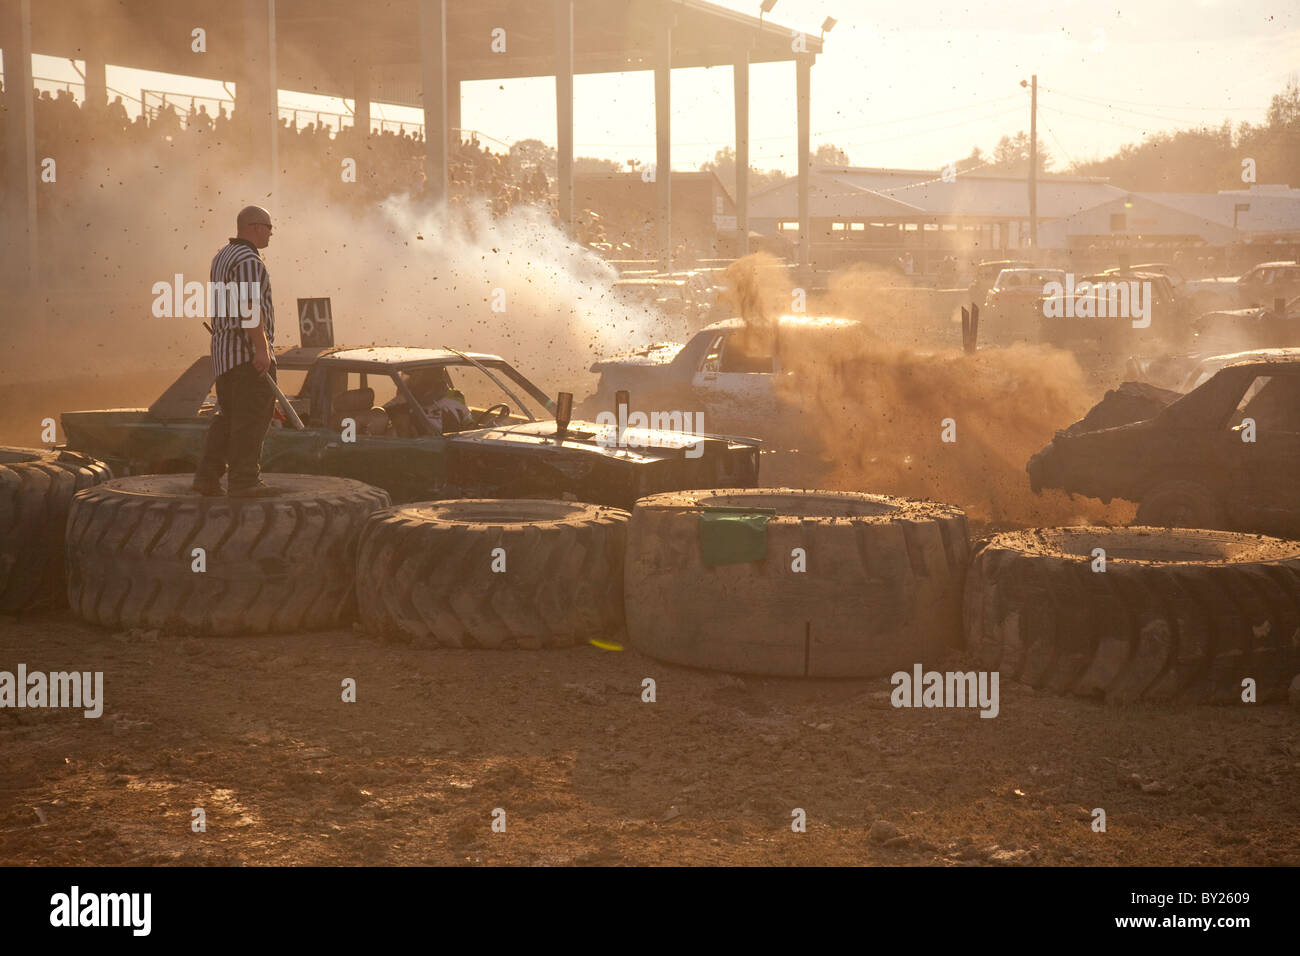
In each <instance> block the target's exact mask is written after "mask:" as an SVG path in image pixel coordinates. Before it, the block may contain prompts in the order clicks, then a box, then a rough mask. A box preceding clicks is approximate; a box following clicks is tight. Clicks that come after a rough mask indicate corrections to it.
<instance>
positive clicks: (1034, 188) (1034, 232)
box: [1029, 73, 1038, 256]
mask: <svg viewBox="0 0 1300 956" xmlns="http://www.w3.org/2000/svg"><path fill="white" fill-rule="evenodd" d="M1029 82H1030V89H1029V246H1030V248H1031V249H1033V254H1034V255H1035V256H1037V255H1038V74H1037V73H1035V74H1034V75H1033V76H1031V77H1030V78H1029Z"/></svg>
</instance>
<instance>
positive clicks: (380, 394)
mask: <svg viewBox="0 0 1300 956" xmlns="http://www.w3.org/2000/svg"><path fill="white" fill-rule="evenodd" d="M360 387H361V388H371V389H374V392H375V404H376V405H386V404H388V403H389V402H391V401H392V400H393V399H395V398H397V382H396V381H395V380H394V379H393V376H392V375H391V374H390V373H387V372H381V373H374V372H370V373H364V374H362V376H361V385H360Z"/></svg>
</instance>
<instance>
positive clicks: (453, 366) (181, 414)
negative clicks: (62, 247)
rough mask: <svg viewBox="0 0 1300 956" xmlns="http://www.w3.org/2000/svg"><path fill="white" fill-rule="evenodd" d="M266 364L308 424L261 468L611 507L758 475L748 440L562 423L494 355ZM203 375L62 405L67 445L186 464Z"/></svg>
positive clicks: (204, 392)
mask: <svg viewBox="0 0 1300 956" xmlns="http://www.w3.org/2000/svg"><path fill="white" fill-rule="evenodd" d="M276 368H277V370H278V374H277V381H278V383H279V385H280V388H281V390H282V391H283V392H284V393H285V395H286V396H288V397H289V400H290V402H291V404H292V405H293V408H294V410H295V411H296V412H297V413H298V415H299V417H300V418H301V420H302V422H303V423H304V425H305V427H304V428H303V429H302V430H301V431H299V430H297V429H295V428H293V427H291V426H289V425H288V424H286V423H284V422H282V421H280V420H279V416H277V420H276V421H273V422H272V425H271V428H270V430H269V431H268V433H267V438H266V443H265V446H264V448H263V454H262V468H263V470H264V471H267V472H296V473H301V474H317V475H338V476H341V477H346V478H356V479H359V480H361V481H364V482H367V483H368V484H371V485H375V486H377V487H379V488H383V489H384V490H385V491H387V492H388V493H389V495H391V496H392V498H393V500H394V501H395V502H403V501H427V500H432V499H437V498H527V497H544V498H560V497H564V496H570V497H572V498H573V499H575V500H578V501H587V502H592V503H594V504H605V505H612V506H614V507H618V508H631V507H632V504H633V503H634V502H635V501H636V499H637V498H640V497H642V496H644V495H648V494H654V493H656V492H660V491H677V490H685V489H690V488H721V487H727V488H751V487H754V486H755V485H756V484H757V482H758V445H759V443H758V442H756V441H754V440H751V439H740V438H728V437H725V436H714V435H694V434H688V433H684V432H671V431H662V430H654V429H645V428H625V429H623V430H621V431H619V430H618V429H617V426H616V425H610V424H604V425H600V424H595V423H591V422H583V421H574V422H570V423H569V425H568V427H567V429H566V430H565V431H564V433H563V434H559V424H558V423H557V421H556V419H555V403H554V402H553V401H552V400H551V399H549V398H548V397H547V395H546V394H545V393H544V392H543V391H542V390H541V389H539V388H538V387H537V386H536V385H534V384H533V383H532V382H530V381H529V380H528V379H526V378H525V377H524V376H523V375H522V374H520V373H519V372H518V371H517V370H516V369H514V368H512V367H511V366H510V364H509V363H508V362H506V361H505V360H504V359H502V358H501V357H500V356H496V355H488V354H484V353H477V352H459V351H457V350H455V349H428V348H407V347H370V348H348V347H341V346H317V347H297V348H285V349H277V350H276ZM213 378H214V376H213V374H212V362H211V359H210V358H209V357H208V356H204V357H203V358H201V359H199V360H197V361H196V362H195V363H194V364H193V365H191V366H190V367H189V369H187V370H186V371H185V373H184V374H182V375H181V377H180V378H178V379H177V380H176V382H175V383H173V384H172V385H171V387H170V388H168V389H167V390H166V391H165V392H164V393H163V394H162V395H161V396H160V397H159V398H158V400H157V401H156V402H154V403H153V405H151V406H150V407H149V408H115V409H106V410H100V411H78V412H65V413H64V414H63V416H62V421H63V429H64V433H65V434H66V435H67V439H68V440H67V445H68V447H69V448H71V449H74V450H76V451H81V452H85V453H86V454H89V455H93V456H94V457H96V458H99V459H102V460H103V461H105V462H107V463H108V464H109V466H110V467H111V468H112V469H113V472H114V474H115V475H118V476H122V475H128V474H129V475H135V474H157V473H170V472H192V471H194V469H195V466H196V464H197V462H198V460H199V457H200V454H201V452H202V449H203V444H204V441H205V439H206V436H207V430H208V424H209V422H210V420H211V416H212V414H213V412H214V411H215V409H216V402H215V398H214V397H213V394H212V386H213ZM430 380H437V381H439V382H441V383H443V384H444V385H446V386H449V387H450V388H451V389H454V392H452V394H456V395H458V397H459V398H461V399H463V403H464V406H466V407H467V408H468V412H469V417H468V419H464V418H463V417H462V420H459V421H451V422H449V421H448V420H447V417H446V416H442V420H441V421H435V420H434V419H433V418H432V417H431V415H432V414H434V412H433V411H432V410H430V408H429V402H428V395H424V396H417V394H416V390H417V388H418V386H417V384H416V383H423V382H428V381H430ZM611 411H612V410H611ZM611 417H612V416H611ZM679 420H680V419H679ZM686 420H687V421H689V419H686Z"/></svg>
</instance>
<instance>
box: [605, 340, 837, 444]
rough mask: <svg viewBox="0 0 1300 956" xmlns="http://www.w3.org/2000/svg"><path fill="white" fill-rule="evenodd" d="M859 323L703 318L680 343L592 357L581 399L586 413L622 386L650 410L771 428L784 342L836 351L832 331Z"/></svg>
mask: <svg viewBox="0 0 1300 956" xmlns="http://www.w3.org/2000/svg"><path fill="white" fill-rule="evenodd" d="M858 327H860V323H858V322H857V321H855V320H852V319H841V318H828V317H814V316H802V315H784V316H781V317H780V319H779V321H777V322H774V323H773V324H772V326H771V328H770V329H769V330H766V331H764V332H757V331H756V330H752V329H751V328H750V327H749V326H748V325H746V323H745V321H744V320H743V319H724V320H723V321H721V322H714V323H713V324H712V325H708V326H705V327H704V328H703V329H701V330H700V331H699V332H697V333H696V334H695V335H694V336H692V337H691V339H690V340H689V341H688V342H686V344H684V345H682V344H680V343H676V342H665V343H658V344H655V345H651V346H648V347H646V348H643V349H637V350H634V351H631V352H626V353H622V354H620V355H615V356H611V357H610V358H607V359H602V360H600V361H598V362H595V363H594V364H593V365H592V366H591V371H593V372H597V373H599V375H600V381H599V383H598V384H597V387H596V391H595V392H594V393H593V394H592V395H591V396H590V397H589V398H588V399H587V400H586V401H585V402H583V404H582V405H581V406H580V411H581V413H582V414H584V415H595V414H596V413H597V412H598V411H599V410H602V409H607V408H612V407H613V402H614V398H615V395H616V393H617V392H618V391H619V390H626V391H627V392H628V393H629V395H630V398H631V405H632V407H634V408H636V409H642V410H645V411H647V413H649V414H651V415H652V416H653V413H655V412H663V411H666V410H683V411H686V412H690V413H695V412H702V413H703V414H704V421H705V422H707V423H708V427H709V428H710V429H716V430H721V431H735V432H738V433H741V434H746V435H760V436H762V435H764V434H766V433H767V432H768V429H769V426H770V425H771V422H772V419H773V418H774V417H775V416H776V414H777V411H778V408H777V389H776V384H777V379H778V376H780V375H782V374H783V373H784V369H783V366H782V355H781V353H782V349H787V350H788V349H790V348H795V347H801V348H809V349H813V350H815V351H819V352H822V353H824V354H828V355H832V356H833V355H834V354H835V351H834V348H833V346H831V345H830V344H829V343H830V341H831V339H832V338H833V336H834V335H835V334H836V333H839V334H843V333H845V332H847V331H850V330H853V329H856V328H858Z"/></svg>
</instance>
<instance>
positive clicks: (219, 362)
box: [208, 239, 275, 375]
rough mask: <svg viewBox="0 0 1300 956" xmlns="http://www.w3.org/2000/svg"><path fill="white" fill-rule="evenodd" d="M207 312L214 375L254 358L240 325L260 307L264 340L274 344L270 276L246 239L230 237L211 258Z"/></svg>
mask: <svg viewBox="0 0 1300 956" xmlns="http://www.w3.org/2000/svg"><path fill="white" fill-rule="evenodd" d="M209 278H210V279H211V285H210V287H209V288H210V289H211V290H212V295H210V297H209V302H208V314H209V315H210V316H211V317H212V368H213V372H214V373H215V374H216V375H221V374H222V373H224V372H228V371H230V370H231V369H232V368H234V367H235V366H236V365H242V364H243V363H245V362H251V361H252V360H253V347H252V344H251V341H252V340H251V339H250V338H249V335H248V333H247V332H246V331H245V330H244V328H243V327H242V325H241V322H242V321H243V317H244V316H248V319H249V321H251V320H252V319H253V318H255V317H256V315H255V313H254V312H253V308H252V306H253V305H254V304H256V305H257V306H258V307H259V308H260V309H261V315H262V318H263V319H264V321H265V323H266V341H267V344H268V345H270V346H271V347H272V348H274V347H275V307H274V306H273V305H272V304H271V276H270V274H269V273H268V272H267V271H266V264H265V263H263V262H262V256H261V255H260V254H259V253H258V251H257V247H256V246H254V245H253V244H252V243H251V242H249V241H248V240H247V239H231V240H230V242H229V243H228V244H227V245H225V246H223V247H222V249H221V251H220V252H218V253H217V254H216V255H215V256H214V257H213V258H212V273H211V275H210V277H209ZM230 293H234V294H233V295H232V294H230Z"/></svg>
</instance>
